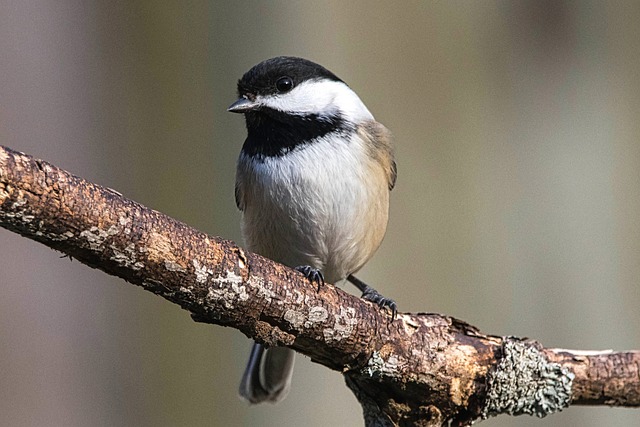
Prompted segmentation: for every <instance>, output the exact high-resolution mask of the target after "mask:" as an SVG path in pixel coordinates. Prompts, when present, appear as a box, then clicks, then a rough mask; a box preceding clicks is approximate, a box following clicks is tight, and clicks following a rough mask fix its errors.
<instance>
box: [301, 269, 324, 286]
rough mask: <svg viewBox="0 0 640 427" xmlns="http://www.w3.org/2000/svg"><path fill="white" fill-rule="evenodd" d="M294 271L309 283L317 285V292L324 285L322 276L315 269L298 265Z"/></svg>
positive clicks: (320, 272)
mask: <svg viewBox="0 0 640 427" xmlns="http://www.w3.org/2000/svg"><path fill="white" fill-rule="evenodd" d="M295 270H297V271H299V272H300V273H302V274H304V277H306V278H307V279H309V281H310V282H311V283H317V284H318V291H319V290H320V286H322V285H324V276H323V275H322V271H320V270H318V269H317V268H313V267H311V266H310V265H299V266H297V267H296V268H295Z"/></svg>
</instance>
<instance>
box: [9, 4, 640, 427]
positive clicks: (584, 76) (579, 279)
mask: <svg viewBox="0 0 640 427" xmlns="http://www.w3.org/2000/svg"><path fill="white" fill-rule="evenodd" d="M639 20H640V3H638V2H604V1H601V2H592V1H583V2H565V1H551V0H548V1H533V0H532V1H520V2H495V1H493V2H472V1H465V2H427V1H407V2H403V3H402V4H401V5H400V4H398V3H394V2H386V1H377V2H373V1H364V0H362V1H352V2H342V1H300V2H289V1H270V2H257V1H237V2H213V1H182V2H178V1H173V2H171V1H165V2H157V1H130V0H127V1H124V0H112V1H109V2H99V1H79V0H56V1H53V0H1V1H0V144H3V145H7V146H9V147H11V148H14V149H17V150H20V151H24V152H27V153H29V154H32V155H34V156H36V157H39V158H43V159H45V160H48V161H50V162H52V163H53V164H55V165H57V166H60V167H62V168H65V169H67V170H69V171H71V172H73V173H74V174H76V175H79V176H82V177H84V178H86V179H88V180H90V181H93V182H96V183H98V184H101V185H104V186H108V187H112V188H114V189H116V190H118V191H120V192H122V193H123V194H124V195H125V196H127V197H129V198H132V199H135V200H137V201H139V202H141V203H144V204H146V205H147V206H149V207H151V208H154V209H157V210H159V211H162V212H165V213H167V214H169V215H171V216H173V217H175V218H178V219H180V220H182V221H184V222H186V223H188V224H190V225H192V226H194V227H196V228H198V229H201V230H203V231H206V232H208V233H211V234H214V235H219V236H222V237H225V238H229V239H233V240H236V241H241V236H240V231H239V225H238V221H239V213H238V212H237V210H236V207H235V203H234V197H233V188H234V173H235V161H236V157H237V155H238V152H239V150H240V147H241V145H242V141H243V139H244V136H245V130H244V123H243V120H242V118H241V117H239V116H236V115H231V114H228V113H226V112H225V109H226V107H227V106H228V105H229V104H230V103H231V102H232V101H234V100H235V97H236V94H235V84H236V81H237V79H238V78H239V77H240V76H241V75H242V74H243V73H244V72H245V71H246V70H247V69H248V68H249V67H251V66H252V65H254V64H256V63H257V62H259V61H261V60H263V59H266V58H269V57H272V56H276V55H282V54H287V55H297V56H303V57H306V58H309V59H312V60H315V61H316V62H319V63H321V64H323V65H325V66H326V67H327V68H329V69H330V70H332V71H334V72H335V73H336V74H337V75H338V76H340V77H341V78H342V79H344V80H345V81H346V82H348V83H349V84H350V86H351V87H352V88H353V89H354V90H355V91H356V92H357V93H358V94H359V95H360V96H361V98H362V99H363V100H364V102H365V103H366V104H367V106H368V107H369V109H370V110H371V111H372V112H373V113H374V115H375V116H376V118H377V119H378V120H380V121H381V122H382V123H384V124H385V125H386V126H387V127H389V128H390V129H391V130H392V131H393V132H394V134H395V137H396V142H397V162H398V168H399V176H398V184H397V186H396V189H395V190H394V191H393V193H392V198H391V204H392V207H391V220H390V224H389V228H388V231H387V236H386V239H385V242H384V243H383V246H382V247H381V248H380V250H379V251H378V254H377V255H376V256H375V257H374V258H373V259H372V260H371V261H370V263H369V264H368V265H367V266H366V267H365V269H364V270H363V272H362V273H361V274H360V276H361V278H362V279H364V280H366V281H368V282H370V283H372V284H374V285H375V287H376V288H377V289H378V290H380V291H381V292H382V293H383V294H384V295H388V296H391V297H393V298H395V299H396V301H397V302H398V304H399V306H400V308H401V310H403V311H430V312H440V313H446V314H449V315H453V316H456V317H459V318H461V319H464V320H466V321H468V322H470V323H472V324H474V325H476V326H478V327H480V328H481V329H482V330H483V331H484V332H487V333H492V334H499V335H517V336H527V337H532V338H536V339H538V340H540V341H541V342H542V343H543V344H544V345H546V346H550V347H564V348H578V349H608V348H612V349H615V350H624V349H633V348H640V328H639V327H638V325H640V313H639V311H638V309H637V308H638V306H639V305H640V288H639V285H638V277H639V276H640V120H638V119H639V117H640V116H639V114H638V112H639V111H640V72H639V70H640V64H639V62H640V61H639V58H640V26H639V25H638V21H639ZM0 285H1V288H0V289H1V292H2V298H0V424H2V425H10V426H134V425H135V426H236V425H237V426H299V425H305V426H307V427H313V426H325V425H340V426H358V425H362V417H361V410H360V407H359V405H358V404H357V402H356V400H355V398H354V397H353V396H352V395H351V394H350V392H349V391H348V390H347V389H346V387H345V386H344V385H343V381H342V377H341V376H340V375H339V374H337V373H335V372H330V371H327V370H326V369H324V368H321V367H319V366H317V365H315V364H313V363H311V362H310V361H309V360H308V359H305V358H304V357H298V363H297V369H296V373H295V376H294V382H293V388H292V392H291V394H290V395H289V397H288V398H287V399H286V400H285V401H284V402H282V403H281V404H278V405H275V406H274V405H265V406H259V407H249V406H248V405H247V404H245V403H244V402H241V401H240V400H239V399H238V397H237V394H236V390H237V386H238V381H239V379H240V376H241V373H242V370H243V368H244V363H245V360H246V358H247V352H248V350H249V348H250V342H249V340H248V339H246V338H245V337H244V336H243V335H241V334H240V333H239V332H237V331H235V330H231V329H223V328H220V327H214V326H210V325H203V324H196V323H194V322H193V321H191V319H190V317H189V315H188V313H187V312H185V311H182V310H181V309H179V308H178V307H177V306H176V305H173V304H171V303H169V302H167V301H165V300H163V299H161V298H157V297H155V296H154V295H152V294H150V293H148V292H145V291H143V290H142V289H141V288H137V287H135V286H131V285H129V284H126V283H124V282H123V281H121V280H118V279H115V278H112V277H109V276H107V275H105V274H103V273H101V272H99V271H97V270H92V269H90V268H88V267H85V266H83V265H82V264H80V263H78V262H69V260H68V259H61V257H60V254H59V253H56V252H53V251H52V250H49V249H47V248H46V247H44V246H41V245H39V244H37V243H35V242H32V241H29V240H26V239H23V238H20V237H18V236H17V235H15V234H12V233H10V232H8V231H6V230H2V229H0ZM639 420H640V412H638V411H633V410H628V409H627V410H625V409H609V408H588V407H572V408H569V409H567V410H565V411H564V412H562V413H560V414H557V415H553V416H550V417H548V418H546V419H544V420H538V419H534V418H530V417H517V418H511V417H504V416H503V417H498V418H494V419H490V420H488V421H485V422H484V423H483V424H482V425H487V426H566V425H580V426H604V425H606V426H630V425H638V423H639Z"/></svg>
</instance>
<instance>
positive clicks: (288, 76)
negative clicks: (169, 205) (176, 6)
mask: <svg viewBox="0 0 640 427" xmlns="http://www.w3.org/2000/svg"><path fill="white" fill-rule="evenodd" d="M237 88H238V99H237V100H236V101H235V102H234V103H233V104H231V106H229V108H228V109H227V111H229V112H232V113H239V114H244V118H245V122H246V128H247V137H246V139H245V141H244V144H243V146H242V149H241V151H240V155H239V157H238V162H237V169H236V185H235V199H236V204H237V206H238V208H239V209H240V211H241V215H242V219H241V229H242V235H243V238H244V240H245V244H246V246H247V248H248V249H249V250H250V251H253V252H255V253H258V254H260V255H263V256H265V257H267V258H270V259H272V260H274V261H277V262H279V263H282V264H284V265H286V266H289V267H291V268H295V269H296V270H298V271H300V272H301V273H302V274H304V275H305V276H306V277H307V278H308V279H309V280H310V281H312V282H314V283H317V284H318V286H322V285H323V284H324V282H325V281H326V282H329V283H338V282H341V281H343V280H345V279H347V280H348V281H349V282H351V283H352V284H354V285H355V286H356V287H357V288H358V289H359V290H360V291H361V292H362V298H364V299H366V300H369V301H372V302H373V303H375V304H377V305H379V306H380V307H382V308H386V309H387V310H389V311H391V320H393V319H394V318H395V316H396V303H395V302H394V301H393V300H392V299H390V298H386V297H384V296H382V295H381V294H380V293H378V292H377V291H376V290H375V289H373V288H372V287H371V286H369V285H367V284H366V283H364V282H362V281H361V280H359V279H358V278H356V277H355V276H353V274H354V273H356V272H358V270H360V268H361V267H362V266H363V265H364V264H365V263H366V262H367V261H368V260H369V259H370V258H371V257H372V256H373V254H374V253H375V251H376V250H377V249H378V247H379V246H380V244H381V242H382V239H383V237H384V235H385V232H386V228H387V221H388V212H389V193H390V191H391V190H392V189H393V187H394V185H395V182H396V176H397V168H396V162H395V159H394V148H393V141H392V139H393V138H392V135H391V132H390V131H389V130H388V129H387V128H386V127H385V126H384V125H382V124H381V123H379V122H377V121H376V120H375V119H374V117H373V115H372V114H371V112H370V111H369V110H368V109H367V107H366V106H365V105H364V103H363V102H362V101H361V100H360V98H359V97H358V95H357V94H356V93H355V92H354V91H353V90H352V89H351V88H350V87H349V86H348V85H347V84H346V83H345V82H344V81H343V80H341V79H340V78H338V77H337V76H336V75H335V74H334V73H332V72H331V71H329V70H328V69H326V68H324V67H323V66H321V65H319V64H317V63H315V62H312V61H310V60H307V59H303V58H298V57H292V56H279V57H275V58H271V59H267V60H265V61H262V62H260V63H259V64H257V65H255V66H253V67H252V68H251V69H249V71H247V72H246V73H245V74H244V75H243V76H242V78H240V80H238V85H237ZM293 365H294V352H293V350H291V349H289V348H286V347H269V348H266V347H265V346H264V345H263V344H260V343H254V344H253V347H252V350H251V354H250V357H249V361H248V363H247V367H246V370H245V372H244V375H243V377H242V380H241V384H240V388H239V393H240V397H241V398H243V399H244V400H246V401H248V402H250V403H261V402H272V403H275V402H278V401H280V400H282V399H283V398H284V397H285V396H286V395H287V393H288V392H289V389H290V386H291V376H292V372H293Z"/></svg>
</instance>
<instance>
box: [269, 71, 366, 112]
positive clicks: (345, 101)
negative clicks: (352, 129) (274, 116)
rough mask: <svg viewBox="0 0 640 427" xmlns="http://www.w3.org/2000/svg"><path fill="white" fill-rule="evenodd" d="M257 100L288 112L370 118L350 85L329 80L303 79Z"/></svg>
mask: <svg viewBox="0 0 640 427" xmlns="http://www.w3.org/2000/svg"><path fill="white" fill-rule="evenodd" d="M258 101H259V102H260V103H262V104H263V105H265V106H267V107H269V108H273V109H274V110H278V111H282V112H286V113H290V114H297V115H307V114H318V115H320V116H323V115H324V116H329V115H334V114H336V113H340V114H342V116H343V117H344V118H345V119H347V120H349V121H352V122H359V121H362V120H371V119H373V116H372V115H371V113H370V112H369V110H368V109H367V107H366V106H365V105H364V104H363V103H362V101H361V100H360V98H358V95H356V94H355V92H354V91H352V90H351V89H350V88H349V86H347V85H345V84H344V83H342V82H334V81H330V80H310V81H306V82H302V83H300V84H299V85H298V86H296V87H295V88H293V90H291V92H288V93H285V94H278V95H270V96H266V97H262V98H260V99H259V100H258Z"/></svg>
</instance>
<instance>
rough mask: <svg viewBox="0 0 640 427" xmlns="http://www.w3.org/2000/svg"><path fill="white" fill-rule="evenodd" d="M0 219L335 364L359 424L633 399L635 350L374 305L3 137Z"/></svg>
mask: <svg viewBox="0 0 640 427" xmlns="http://www.w3.org/2000/svg"><path fill="white" fill-rule="evenodd" d="M0 226H2V227H4V228H6V229H8V230H11V231H14V232H16V233H19V234H21V235H23V236H25V237H28V238H30V239H33V240H36V241H38V242H41V243H43V244H45V245H47V246H49V247H51V248H53V249H56V250H59V251H61V252H63V253H65V254H67V255H69V256H71V257H73V258H76V259H78V260H79V261H81V262H83V263H85V264H87V265H89V266H91V267H94V268H99V269H101V270H103V271H105V272H106V273H108V274H111V275H114V276H118V277H121V278H122V279H124V280H126V281H128V282H130V283H133V284H136V285H139V286H142V287H143V288H145V289H146V290H148V291H150V292H153V293H155V294H157V295H160V296H162V297H163V298H166V299H168V300H169V301H172V302H174V303H176V304H178V305H180V306H181V307H182V308H184V309H185V310H188V311H189V312H190V313H191V316H192V317H193V318H194V320H196V321H198V322H205V323H211V324H217V325H222V326H229V327H233V328H236V329H238V330H240V331H241V332H242V333H244V334H245V335H246V336H248V337H250V338H252V339H254V340H256V341H259V342H262V343H264V344H266V345H269V346H282V345H284V346H288V347H291V348H293V349H294V350H296V351H298V352H300V353H303V354H305V355H307V356H309V357H310V358H311V359H312V360H313V361H315V362H317V363H320V364H322V365H324V366H326V367H328V368H330V369H332V370H336V371H340V372H342V373H343V374H344V376H345V380H346V383H347V386H348V387H349V388H350V389H351V390H352V391H353V392H354V394H355V395H356V397H357V398H358V400H359V401H360V403H361V404H362V407H363V413H364V419H365V423H366V424H367V425H369V426H396V425H403V426H404V425H407V426H440V425H444V424H447V423H450V424H452V425H469V424H470V423H471V422H472V421H473V420H476V419H478V418H483V417H484V418H486V417H488V416H493V415H498V414H512V415H519V414H535V415H537V416H545V415H548V414H550V413H553V412H557V411H560V410H562V409H563V408H564V407H566V406H568V405H569V404H588V405H602V404H604V405H612V406H627V407H637V406H639V405H640V376H639V371H638V366H640V364H639V363H640V352H638V351H630V352H617V353H616V352H580V351H571V350H560V349H545V348H544V347H543V346H542V345H540V344H539V343H537V342H536V341H532V340H521V339H518V338H514V337H497V336H491V335H486V334H483V333H481V332H480V331H478V330H477V329H476V328H475V327H473V326H471V325H468V324H466V323H464V322H462V321H460V320H457V319H454V318H451V317H448V316H442V315H438V314H426V313H415V314H409V313H400V314H398V317H397V319H396V320H395V321H393V322H392V321H391V319H390V317H389V315H388V313H386V312H385V311H381V310H380V309H379V308H378V307H376V306H375V305H373V304H371V303H369V302H367V301H364V300H362V299H360V298H357V297H354V296H352V295H350V294H347V293H346V292H343V291H341V290H340V289H338V288H336V287H334V286H332V285H330V284H327V285H325V286H323V287H321V289H320V290H318V289H317V288H316V286H315V285H314V284H311V283H309V282H308V281H307V280H306V279H305V278H304V277H303V276H302V275H301V274H300V273H298V272H296V271H294V270H291V269H289V268H287V267H284V266H282V265H280V264H277V263H275V262H273V261H270V260H268V259H266V258H263V257H261V256H259V255H256V254H253V253H250V252H247V251H244V250H243V249H242V248H240V247H239V246H237V245H236V244H235V243H233V242H231V241H228V240H224V239H221V238H219V237H213V236H209V235H207V234H204V233H202V232H199V231H197V230H195V229H193V228H191V227H189V226H187V225H186V224H184V223H182V222H179V221H176V220H174V219H172V218H170V217H168V216H166V215H163V214H161V213H160V212H157V211H154V210H151V209H148V208H146V207H144V206H142V205H140V204H138V203H136V202H133V201H131V200H128V199H126V198H124V197H122V195H121V194H119V193H117V192H115V191H113V190H110V189H108V188H104V187H100V186H98V185H95V184H92V183H89V182H87V181H85V180H83V179H81V178H78V177H76V176H73V175H71V174H69V173H68V172H65V171H63V170H61V169H59V168H56V167H55V166H53V165H51V164H49V163H47V162H44V161H41V160H36V159H34V158H32V157H30V156H28V155H25V154H22V153H18V152H15V151H12V150H10V149H8V148H4V147H0Z"/></svg>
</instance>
